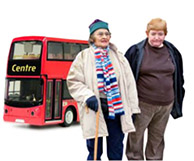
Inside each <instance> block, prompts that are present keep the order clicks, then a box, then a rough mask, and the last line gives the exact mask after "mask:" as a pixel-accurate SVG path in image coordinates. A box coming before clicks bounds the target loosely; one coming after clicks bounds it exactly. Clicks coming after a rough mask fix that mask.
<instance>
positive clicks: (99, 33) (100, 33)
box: [97, 32, 111, 37]
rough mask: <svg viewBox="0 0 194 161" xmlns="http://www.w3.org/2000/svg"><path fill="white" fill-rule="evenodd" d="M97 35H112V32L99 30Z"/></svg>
mask: <svg viewBox="0 0 194 161" xmlns="http://www.w3.org/2000/svg"><path fill="white" fill-rule="evenodd" d="M97 35H98V36H99V37H102V36H103V35H105V36H107V37H108V36H111V33H110V32H98V33H97Z"/></svg>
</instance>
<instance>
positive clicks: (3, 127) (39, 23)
mask: <svg viewBox="0 0 194 161" xmlns="http://www.w3.org/2000/svg"><path fill="white" fill-rule="evenodd" d="M193 15H194V10H193V4H192V0H184V1H183V0H162V1H158V0H146V1H145V0H136V1H135V0H119V1H114V2H113V0H112V1H111V0H98V1H91V0H54V1H50V0H45V1H44V0H28V1H27V0H6V1H1V2H0V24H1V25H0V55H1V66H0V67H1V68H0V72H1V73H0V85H1V92H0V160H1V161H14V160H17V161H34V160H36V161H40V160H47V161H51V160H55V161H57V160H86V156H87V149H86V145H85V140H84V139H83V138H82V132H81V128H80V125H79V124H76V125H73V126H71V127H69V128H62V127H59V126H49V127H42V128H40V127H39V128H38V127H31V126H28V125H21V124H14V123H5V122H4V121H3V101H4V84H5V75H6V63H7V55H8V52H9V47H10V43H11V40H12V39H13V38H14V37H18V36H28V35H38V36H50V37H60V38H72V39H84V40H87V39H88V36H89V30H88V26H89V24H90V23H91V22H92V21H93V20H94V19H96V18H98V19H102V20H104V21H106V22H108V23H109V27H110V31H111V33H112V39H111V42H113V43H115V44H116V45H117V47H118V48H119V49H120V51H122V52H123V53H125V51H126V50H127V49H128V48H129V47H130V46H131V45H133V44H134V43H137V42H139V41H141V40H142V39H144V38H145V36H146V35H145V30H146V25H147V23H148V21H150V20H151V19H152V18H156V17H161V18H163V19H165V20H166V21H167V24H168V31H169V33H168V35H167V37H166V40H168V41H170V42H172V43H173V44H174V45H175V46H176V47H177V48H178V49H179V50H180V52H181V53H182V56H183V62H184V75H185V88H186V96H185V99H184V106H183V112H184V117H183V118H180V119H177V120H173V119H172V117H171V118H170V120H169V124H168V127H167V130H166V133H165V140H166V147H165V152H164V160H165V161H172V160H177V161H183V160H192V158H193V155H192V153H193V144H194V132H193V127H194V126H193V122H194V119H193V115H194V103H193V102H192V100H193V95H194V92H193V90H194V88H193V86H194V85H193V82H194V76H193V73H192V69H194V67H193V61H192V58H193V37H194V22H193V19H194V16H193ZM125 142H126V138H125ZM104 148H106V146H105V145H104ZM102 159H103V160H107V157H106V149H104V154H103V157H102ZM123 160H127V159H126V157H125V155H124V157H123Z"/></svg>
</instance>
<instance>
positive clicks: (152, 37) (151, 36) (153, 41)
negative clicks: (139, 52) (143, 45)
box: [147, 30, 165, 48]
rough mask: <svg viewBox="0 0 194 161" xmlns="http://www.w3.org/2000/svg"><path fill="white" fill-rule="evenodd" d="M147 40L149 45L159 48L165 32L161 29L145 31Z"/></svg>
mask: <svg viewBox="0 0 194 161" xmlns="http://www.w3.org/2000/svg"><path fill="white" fill-rule="evenodd" d="M147 37H148V42H149V44H150V45H151V46H153V47H157V48H160V47H162V46H163V42H164V39H165V34H164V31H163V30H150V31H149V33H147Z"/></svg>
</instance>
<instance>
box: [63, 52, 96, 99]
mask: <svg viewBox="0 0 194 161" xmlns="http://www.w3.org/2000/svg"><path fill="white" fill-rule="evenodd" d="M88 70H91V69H88ZM85 74H86V73H85V72H84V55H83V52H80V53H79V54H78V55H77V57H76V58H75V60H74V61H73V63H72V65H71V68H70V70H69V73H68V76H67V86H68V89H69V92H70V94H71V96H72V97H73V98H74V99H75V100H76V101H77V102H86V100H87V99H88V98H90V97H91V96H94V93H93V92H92V90H90V89H89V88H88V86H87V85H86V83H85V79H87V77H86V76H85Z"/></svg>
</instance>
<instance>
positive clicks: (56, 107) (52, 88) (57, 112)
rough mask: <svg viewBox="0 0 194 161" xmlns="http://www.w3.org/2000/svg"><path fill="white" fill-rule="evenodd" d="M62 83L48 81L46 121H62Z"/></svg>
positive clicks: (54, 80)
mask: <svg viewBox="0 0 194 161" xmlns="http://www.w3.org/2000/svg"><path fill="white" fill-rule="evenodd" d="M61 89H62V81H61V80H58V79H53V80H49V79H48V80H47V89H46V90H47V91H46V109H45V121H51V120H52V121H53V120H56V121H57V120H61V119H62V91H61Z"/></svg>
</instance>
